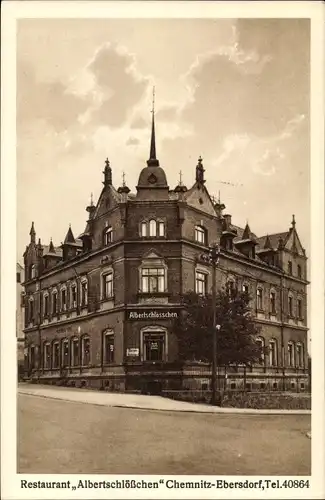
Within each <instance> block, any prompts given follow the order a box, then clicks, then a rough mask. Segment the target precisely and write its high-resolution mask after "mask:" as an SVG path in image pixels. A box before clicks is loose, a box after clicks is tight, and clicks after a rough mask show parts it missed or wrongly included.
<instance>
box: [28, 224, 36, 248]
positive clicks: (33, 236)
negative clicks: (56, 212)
mask: <svg viewBox="0 0 325 500" xmlns="http://www.w3.org/2000/svg"><path fill="white" fill-rule="evenodd" d="M29 235H30V242H31V243H36V231H35V228H34V222H32V227H31V228H30V231H29Z"/></svg>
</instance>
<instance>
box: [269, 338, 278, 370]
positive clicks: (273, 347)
mask: <svg viewBox="0 0 325 500" xmlns="http://www.w3.org/2000/svg"><path fill="white" fill-rule="evenodd" d="M269 360H270V366H277V362H278V352H277V342H276V340H275V339H272V340H270V350H269Z"/></svg>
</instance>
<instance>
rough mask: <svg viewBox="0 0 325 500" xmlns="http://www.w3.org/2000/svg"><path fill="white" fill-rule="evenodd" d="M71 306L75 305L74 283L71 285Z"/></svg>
mask: <svg viewBox="0 0 325 500" xmlns="http://www.w3.org/2000/svg"><path fill="white" fill-rule="evenodd" d="M71 307H72V308H74V307H77V287H76V285H72V286H71Z"/></svg>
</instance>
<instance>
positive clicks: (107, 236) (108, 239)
mask: <svg viewBox="0 0 325 500" xmlns="http://www.w3.org/2000/svg"><path fill="white" fill-rule="evenodd" d="M112 241H113V228H112V227H107V228H106V229H105V233H104V244H105V245H106V246H107V245H110V243H112Z"/></svg>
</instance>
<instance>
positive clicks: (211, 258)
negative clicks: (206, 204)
mask: <svg viewBox="0 0 325 500" xmlns="http://www.w3.org/2000/svg"><path fill="white" fill-rule="evenodd" d="M219 255H220V248H219V245H216V244H214V245H211V246H210V247H209V251H208V253H207V254H203V255H202V259H203V260H204V261H206V262H209V263H210V264H212V311H213V319H212V378H211V389H212V398H211V404H212V405H214V406H216V404H217V332H219V330H220V328H221V327H220V325H217V324H216V323H217V304H216V298H217V284H216V269H217V265H218V263H219Z"/></svg>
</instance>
